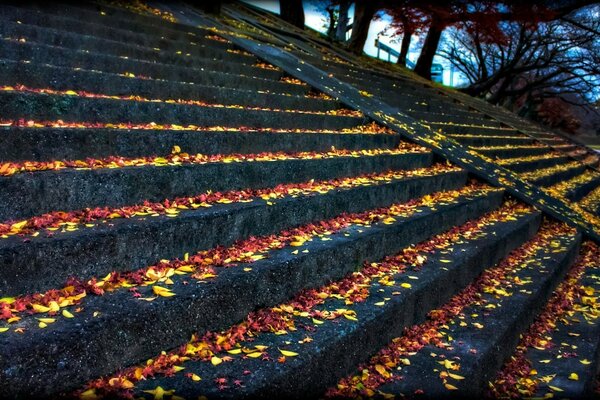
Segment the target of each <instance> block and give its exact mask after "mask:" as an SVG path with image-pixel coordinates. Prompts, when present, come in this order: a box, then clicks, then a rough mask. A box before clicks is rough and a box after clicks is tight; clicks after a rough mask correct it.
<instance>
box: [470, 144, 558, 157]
mask: <svg viewBox="0 0 600 400" xmlns="http://www.w3.org/2000/svg"><path fill="white" fill-rule="evenodd" d="M474 150H475V151H477V152H479V153H481V154H483V155H485V156H487V157H499V158H517V157H526V156H538V155H542V154H546V153H549V152H550V151H551V149H550V148H549V147H537V148H530V149H519V148H513V149H500V150H478V149H474Z"/></svg>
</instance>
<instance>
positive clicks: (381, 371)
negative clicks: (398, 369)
mask: <svg viewBox="0 0 600 400" xmlns="http://www.w3.org/2000/svg"><path fill="white" fill-rule="evenodd" d="M375 370H376V371H377V372H379V375H381V376H383V377H385V378H388V377H389V376H390V373H389V372H387V370H386V369H385V367H384V366H383V365H381V364H377V365H375Z"/></svg>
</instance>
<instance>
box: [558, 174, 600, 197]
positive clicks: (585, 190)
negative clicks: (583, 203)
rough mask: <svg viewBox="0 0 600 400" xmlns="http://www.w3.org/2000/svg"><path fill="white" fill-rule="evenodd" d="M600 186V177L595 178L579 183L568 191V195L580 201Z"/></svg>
mask: <svg viewBox="0 0 600 400" xmlns="http://www.w3.org/2000/svg"><path fill="white" fill-rule="evenodd" d="M599 186H600V178H596V179H593V180H591V181H589V182H586V183H584V184H583V185H579V186H577V187H575V188H574V189H572V190H571V191H569V192H567V195H566V197H567V198H568V199H569V200H571V201H579V200H581V199H583V198H584V197H585V196H587V195H588V194H589V193H590V192H591V191H592V190H594V189H595V188H597V187H599Z"/></svg>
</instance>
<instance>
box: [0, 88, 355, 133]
mask: <svg viewBox="0 0 600 400" xmlns="http://www.w3.org/2000/svg"><path fill="white" fill-rule="evenodd" d="M162 100H171V99H162ZM0 107H1V108H2V110H3V112H2V115H3V118H5V119H18V118H25V119H33V120H40V121H55V120H59V119H60V120H63V121H65V122H103V123H110V122H130V123H133V124H136V123H140V124H143V123H150V122H155V123H157V124H177V125H190V124H192V125H197V126H224V125H225V126H245V127H249V128H264V127H269V128H282V129H307V130H314V129H331V130H338V129H343V128H352V127H354V126H356V125H362V124H364V123H365V122H366V119H365V118H363V117H349V116H338V115H326V114H305V113H295V112H277V111H264V110H252V109H239V108H221V107H205V106H199V105H195V104H174V103H166V102H151V101H135V100H120V99H116V100H115V99H101V98H87V97H79V96H69V95H48V94H38V93H21V92H2V93H0Z"/></svg>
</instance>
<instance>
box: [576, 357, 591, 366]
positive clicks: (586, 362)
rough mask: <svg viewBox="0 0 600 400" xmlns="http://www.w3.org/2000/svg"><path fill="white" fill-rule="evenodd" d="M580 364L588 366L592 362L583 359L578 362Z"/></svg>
mask: <svg viewBox="0 0 600 400" xmlns="http://www.w3.org/2000/svg"><path fill="white" fill-rule="evenodd" d="M579 362H580V363H582V364H583V365H590V364H591V363H592V362H591V361H590V360H588V359H587V358H584V359H583V360H580V361H579Z"/></svg>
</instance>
